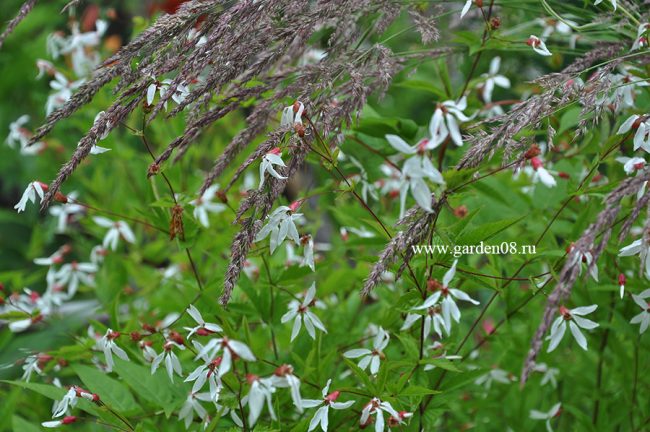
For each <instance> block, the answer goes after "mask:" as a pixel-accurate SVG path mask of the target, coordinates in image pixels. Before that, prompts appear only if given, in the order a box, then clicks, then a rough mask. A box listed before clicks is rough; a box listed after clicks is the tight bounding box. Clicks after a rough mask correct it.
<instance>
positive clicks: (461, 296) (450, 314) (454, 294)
mask: <svg viewBox="0 0 650 432" xmlns="http://www.w3.org/2000/svg"><path fill="white" fill-rule="evenodd" d="M456 264H458V260H454V263H453V264H452V266H451V267H450V268H449V270H447V272H446V273H445V275H444V276H443V278H442V286H441V287H440V288H439V289H437V290H436V292H435V293H433V294H432V295H430V296H429V297H428V298H427V299H426V300H425V301H424V303H422V305H420V306H418V307H415V308H414V309H415V310H426V309H429V308H430V307H433V306H435V305H436V303H438V300H439V299H440V298H442V301H441V302H440V307H441V309H442V317H443V319H444V321H445V328H446V329H447V330H448V331H449V330H450V329H451V319H452V318H453V319H454V320H455V321H456V322H459V321H460V315H461V314H460V309H458V306H457V305H456V302H455V300H454V298H455V299H458V300H462V301H467V302H470V303H472V304H474V305H478V304H480V303H479V302H478V301H476V300H474V299H473V298H471V297H470V296H468V295H467V294H465V293H464V292H463V291H461V290H459V289H456V288H450V287H449V284H450V283H451V281H452V279H453V278H454V276H455V275H456Z"/></svg>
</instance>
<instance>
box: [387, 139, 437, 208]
mask: <svg viewBox="0 0 650 432" xmlns="http://www.w3.org/2000/svg"><path fill="white" fill-rule="evenodd" d="M386 139H387V140H388V142H389V143H390V145H391V146H393V147H394V148H395V149H396V150H397V151H399V152H401V153H403V154H406V155H414V156H412V157H410V158H409V159H407V160H406V162H405V163H404V166H403V167H402V173H401V176H400V183H399V190H400V217H402V216H403V215H404V211H405V205H406V193H407V192H408V191H409V189H410V190H411V194H412V195H413V198H415V201H416V202H417V203H418V205H419V206H420V207H422V209H424V210H426V211H427V212H429V213H431V212H433V209H432V208H431V190H430V189H429V186H427V183H426V181H425V179H429V180H431V181H432V182H434V183H439V184H444V183H445V181H444V179H443V178H442V174H440V172H439V171H438V170H437V169H436V168H435V167H434V166H433V164H432V163H431V160H430V159H429V158H428V157H427V156H426V155H425V154H424V152H425V151H426V150H427V149H429V148H430V143H432V142H433V141H432V140H428V139H424V140H421V141H420V142H419V143H418V144H417V145H416V146H414V147H411V146H409V145H408V144H407V143H406V142H405V141H404V140H403V139H402V138H400V137H398V136H397V135H390V134H389V135H386Z"/></svg>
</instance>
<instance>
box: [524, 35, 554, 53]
mask: <svg viewBox="0 0 650 432" xmlns="http://www.w3.org/2000/svg"><path fill="white" fill-rule="evenodd" d="M526 44H527V45H529V46H530V47H532V48H533V50H534V51H535V52H536V53H537V54H539V55H543V56H550V55H553V54H552V53H551V52H550V51H549V50H548V48H546V44H545V43H544V41H543V40H541V39H540V38H538V37H537V36H534V35H530V37H529V38H528V40H527V41H526Z"/></svg>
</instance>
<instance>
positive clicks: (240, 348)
mask: <svg viewBox="0 0 650 432" xmlns="http://www.w3.org/2000/svg"><path fill="white" fill-rule="evenodd" d="M221 350H223V359H222V361H221V365H220V366H219V375H220V376H221V375H223V374H225V373H227V372H228V371H229V370H230V368H231V366H232V357H233V354H234V355H236V356H237V357H239V358H241V359H242V360H245V361H255V356H254V355H253V352H252V351H251V349H250V348H248V346H246V344H244V343H243V342H239V341H236V340H232V339H228V338H227V337H225V336H224V337H223V338H218V339H211V340H210V341H209V342H208V343H207V344H205V346H204V347H202V349H201V350H200V351H199V353H198V354H197V356H196V358H202V359H204V360H207V359H212V358H215V357H216V356H217V353H219V351H221Z"/></svg>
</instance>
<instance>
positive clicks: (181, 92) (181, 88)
mask: <svg viewBox="0 0 650 432" xmlns="http://www.w3.org/2000/svg"><path fill="white" fill-rule="evenodd" d="M171 83H172V80H170V79H165V80H162V81H157V80H154V82H153V83H152V84H150V85H149V87H147V105H151V104H153V100H154V98H155V97H156V91H157V92H158V93H159V94H160V97H161V98H164V97H165V95H166V94H167V91H168V90H169V86H170V84H171ZM189 94H190V90H189V88H188V87H187V85H185V84H182V83H179V84H178V86H177V87H176V90H175V91H174V94H173V95H172V96H171V98H172V100H173V101H174V102H176V103H177V104H180V103H183V101H184V100H185V98H186V97H187V96H188V95H189ZM164 106H165V109H167V101H165V104H164Z"/></svg>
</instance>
